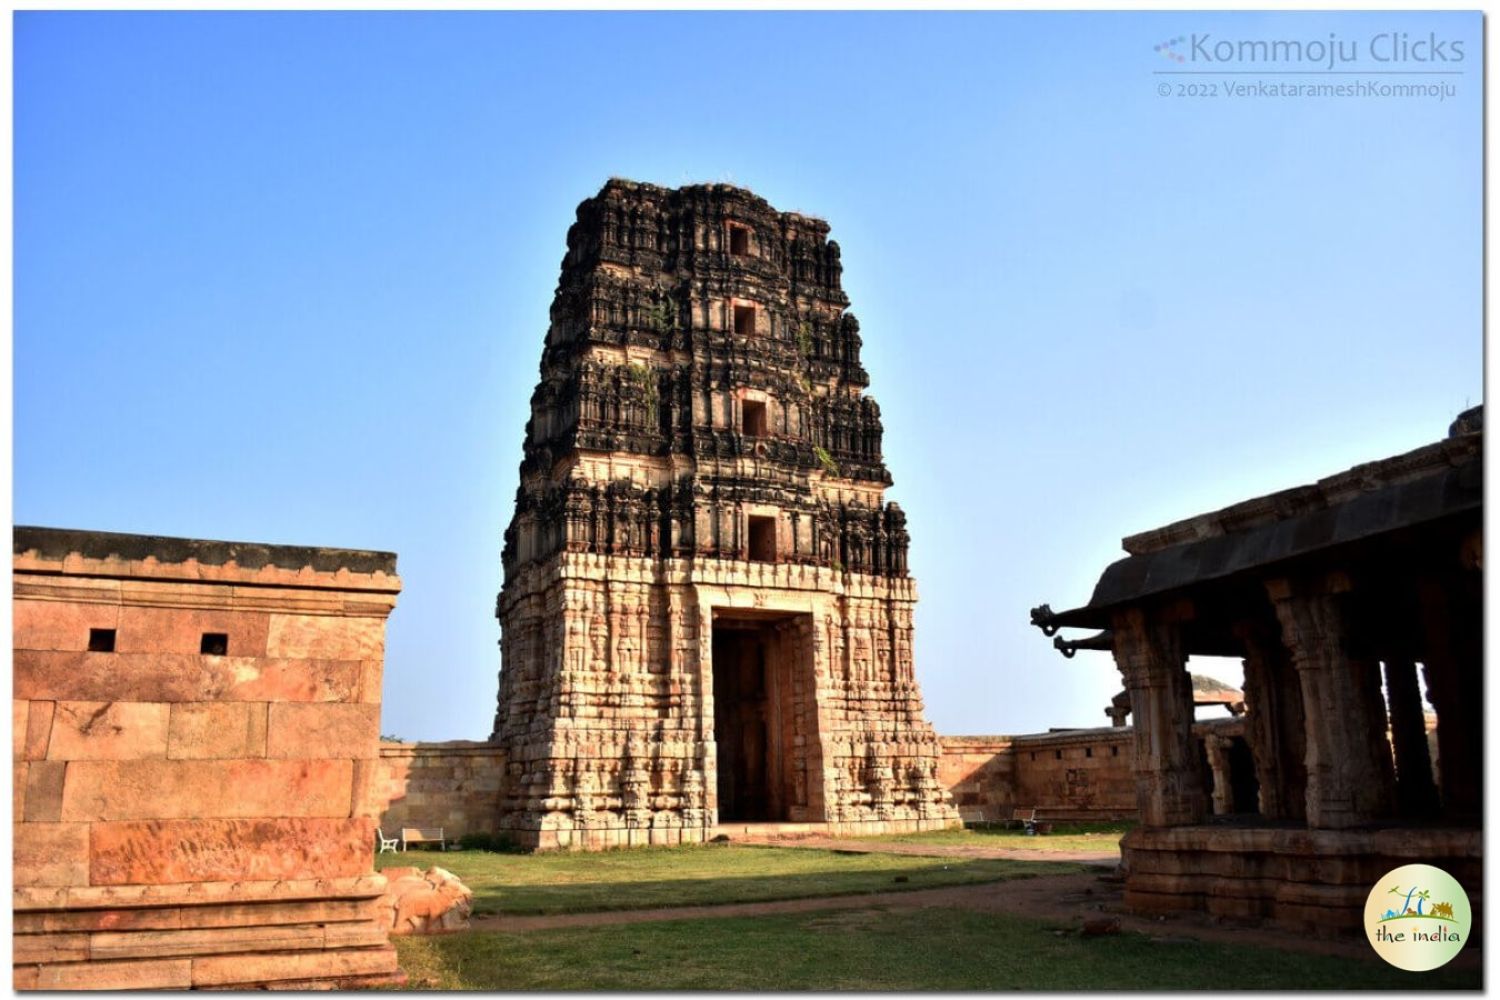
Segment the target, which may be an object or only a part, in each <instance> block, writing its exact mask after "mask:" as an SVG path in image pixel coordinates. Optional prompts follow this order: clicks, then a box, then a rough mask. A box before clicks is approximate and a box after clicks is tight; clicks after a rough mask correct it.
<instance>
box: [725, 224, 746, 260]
mask: <svg viewBox="0 0 1500 1000" xmlns="http://www.w3.org/2000/svg"><path fill="white" fill-rule="evenodd" d="M729 252H730V254H732V255H733V256H735V257H748V256H750V230H749V228H748V227H746V226H736V225H735V224H734V223H732V222H731V223H730V224H729Z"/></svg>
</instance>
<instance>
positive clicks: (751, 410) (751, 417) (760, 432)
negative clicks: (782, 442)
mask: <svg viewBox="0 0 1500 1000" xmlns="http://www.w3.org/2000/svg"><path fill="white" fill-rule="evenodd" d="M743 410H744V412H743V418H744V419H743V420H741V422H740V433H742V434H744V435H745V437H752V438H759V437H765V436H766V404H765V403H761V402H757V401H756V400H753V399H747V400H745V402H744V404H743Z"/></svg>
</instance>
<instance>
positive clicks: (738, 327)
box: [734, 306, 755, 337]
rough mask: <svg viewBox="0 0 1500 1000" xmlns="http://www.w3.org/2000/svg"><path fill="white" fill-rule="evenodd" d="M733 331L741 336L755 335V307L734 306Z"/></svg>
mask: <svg viewBox="0 0 1500 1000" xmlns="http://www.w3.org/2000/svg"><path fill="white" fill-rule="evenodd" d="M734 332H735V333H737V334H738V335H740V336H741V337H753V336H755V307H754V306H735V307H734Z"/></svg>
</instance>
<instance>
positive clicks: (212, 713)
mask: <svg viewBox="0 0 1500 1000" xmlns="http://www.w3.org/2000/svg"><path fill="white" fill-rule="evenodd" d="M268 708H269V705H268V703H266V702H263V701H260V702H256V701H203V702H184V703H180V704H176V705H173V706H172V712H171V718H170V720H169V723H168V732H167V756H168V757H170V758H171V759H173V760H189V759H221V760H223V759H237V758H255V757H264V756H265V755H266V716H267V710H268Z"/></svg>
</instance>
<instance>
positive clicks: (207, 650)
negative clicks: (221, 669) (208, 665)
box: [198, 632, 229, 656]
mask: <svg viewBox="0 0 1500 1000" xmlns="http://www.w3.org/2000/svg"><path fill="white" fill-rule="evenodd" d="M198 652H200V653H202V654H203V655H204V656H228V655H229V636H228V634H227V633H224V632H204V633H203V642H202V644H201V645H200V646H199V647H198Z"/></svg>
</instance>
